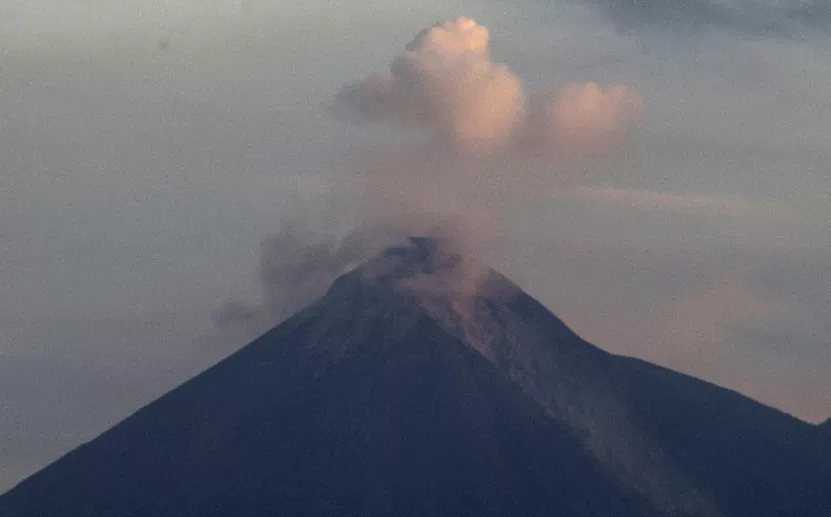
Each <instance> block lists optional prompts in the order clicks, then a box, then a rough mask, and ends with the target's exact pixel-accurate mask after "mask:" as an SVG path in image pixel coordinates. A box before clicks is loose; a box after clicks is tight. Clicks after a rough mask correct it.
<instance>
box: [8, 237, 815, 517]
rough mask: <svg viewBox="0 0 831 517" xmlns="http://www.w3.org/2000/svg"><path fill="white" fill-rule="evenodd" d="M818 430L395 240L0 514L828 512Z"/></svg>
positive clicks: (417, 245) (441, 255)
mask: <svg viewBox="0 0 831 517" xmlns="http://www.w3.org/2000/svg"><path fill="white" fill-rule="evenodd" d="M825 427H826V428H828V424H826V426H825ZM817 429H820V428H818V427H816V426H811V425H809V424H807V423H805V422H802V421H799V420H797V419H795V418H792V417H791V416H789V415H786V414H784V413H782V412H779V411H777V410H775V409H772V408H769V407H766V406H764V405H762V404H759V403H757V402H755V401H753V400H751V399H748V398H746V397H744V396H742V395H740V394H738V393H735V392H733V391H730V390H726V389H723V388H720V387H717V386H714V385H712V384H709V383H706V382H703V381H700V380H697V379H695V378H692V377H689V376H686V375H682V374H679V373H676V372H673V371H670V370H667V369H665V368H661V367H658V366H655V365H652V364H650V363H647V362H644V361H641V360H637V359H632V358H626V357H620V356H615V355H612V354H609V353H606V352H604V351H602V350H600V349H599V348H596V347H594V346H593V345H591V344H589V343H587V342H585V341H583V340H582V339H580V337H578V336H577V335H575V334H574V333H573V332H572V331H571V330H569V329H568V328H567V327H566V326H565V325H564V324H563V322H561V321H560V320H559V319H558V318H557V317H555V316H554V315H553V314H551V313H550V312H549V311H548V310H547V309H546V308H545V307H543V306H542V305H541V304H540V303H538V302H537V301H535V300H534V299H532V298H531V297H530V296H528V295H527V294H525V293H524V292H523V291H522V290H521V289H519V288H518V287H517V286H516V285H514V284H513V283H511V282H510V281H509V280H508V279H506V278H505V277H503V276H501V275H500V274H498V273H496V272H494V271H492V270H490V269H489V268H487V267H486V266H484V265H482V264H480V263H478V262H476V261H474V260H471V259H468V258H466V257H463V256H460V255H458V254H456V253H454V252H452V251H450V250H449V249H447V248H446V247H444V246H443V245H441V243H439V242H437V241H434V240H430V239H418V238H414V239H411V240H410V241H409V242H408V243H407V244H405V245H402V246H399V247H394V248H391V249H388V250H386V251H384V252H382V253H381V254H380V255H379V256H377V257H376V258H374V259H373V260H370V261H369V262H368V263H366V264H364V265H363V266H362V267H360V268H358V269H355V270H353V271H351V272H349V273H347V274H345V275H343V276H341V277H340V278H338V279H337V280H336V281H335V282H334V284H333V285H332V286H331V288H330V289H329V291H328V292H327V294H326V295H325V296H323V297H322V298H321V299H319V300H318V301H316V302H315V303H313V304H312V305H311V306H309V307H307V308H306V309H304V310H303V311H301V312H299V313H297V314H296V315H294V316H293V317H291V318H289V319H288V320H287V321H285V322H284V323H282V324H281V325H279V326H277V327H276V328H274V329H273V330H271V331H270V332H268V333H266V334H265V335H264V336H262V337H260V338H259V339H257V340H256V341H254V342H253V343H251V344H250V345H248V346H246V347H244V348H243V349H241V350H239V351H238V352H236V353H235V354H233V355H231V356H230V357H228V358H227V359H225V360H224V361H222V362H220V363H218V364H217V365H215V366H214V367H212V368H210V369H209V370H207V371H205V372H204V373H202V374H201V375H198V376H197V377H195V378H193V379H191V380H190V381H188V382H186V383H185V384H183V385H182V386H180V387H178V388H176V389H174V390H173V391H171V392H170V393H168V394H167V395H165V396H163V397H161V398H160V399H158V400H157V401H155V402H153V403H151V404H149V405H148V406H146V407H145V408H143V409H141V410H139V411H138V412H137V413H135V414H134V415H132V416H130V417H129V418H127V419H126V420H124V421H123V422H121V423H120V424H118V425H117V426H115V427H114V428H113V429H111V430H109V431H107V432H105V433H104V434H102V435H101V436H100V437H98V438H96V439H95V440H93V441H91V442H89V443H87V444H85V445H82V446H81V447H79V448H78V449H76V450H74V451H72V452H71V453H69V454H67V455H66V456H64V457H63V458H61V459H60V460H58V461H56V462H55V463H53V464H52V465H50V466H48V467H47V468H45V469H43V470H42V471H41V472H39V473H37V474H35V475H33V476H32V477H30V478H29V479H27V480H25V481H24V482H23V483H21V484H20V485H18V486H17V487H16V488H14V489H12V490H11V491H9V492H7V493H6V494H5V495H3V496H0V515H4V516H5V515H9V516H15V517H35V516H37V517H51V516H56V517H57V516H66V515H72V516H75V517H93V516H94V517H110V516H112V517H115V516H118V517H127V516H167V515H176V516H217V517H219V516H223V517H224V516H255V515H304V516H324V515H326V516H329V515H344V516H347V515H348V516H382V515H401V516H424V515H435V516H469V515H482V516H519V515H522V516H536V515H538V516H563V517H566V516H568V517H582V516H585V517H590V516H591V517H670V516H679V517H687V516H689V517H693V516H696V517H697V516H702V517H710V516H713V517H767V516H770V517H773V516H777V517H782V516H799V517H828V516H829V515H831V490H829V487H831V451H830V450H829V447H827V443H828V442H827V441H825V440H824V439H823V438H821V437H820V436H819V435H820V434H821V433H817V432H816V431H817Z"/></svg>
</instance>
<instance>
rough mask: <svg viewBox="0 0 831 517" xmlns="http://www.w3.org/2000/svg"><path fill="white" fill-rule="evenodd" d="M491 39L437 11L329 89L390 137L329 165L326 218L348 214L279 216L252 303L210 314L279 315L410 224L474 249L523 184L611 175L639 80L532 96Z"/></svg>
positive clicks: (340, 103) (453, 245)
mask: <svg viewBox="0 0 831 517" xmlns="http://www.w3.org/2000/svg"><path fill="white" fill-rule="evenodd" d="M489 39H490V35H489V33H488V30H487V29H486V28H485V27H483V26H482V25H479V24H478V23H476V22H475V21H474V20H471V19H469V18H464V17H460V18H456V19H453V20H447V21H443V22H440V23H438V24H436V25H434V26H432V27H429V28H427V29H424V30H423V31H421V32H419V33H418V34H417V35H416V36H415V37H414V38H413V39H412V41H410V43H409V44H408V45H407V46H406V48H405V49H404V50H403V52H402V53H401V54H399V55H398V56H397V57H394V58H393V59H392V62H391V64H390V71H389V73H388V74H372V75H369V76H367V77H365V78H364V79H361V80H359V81H357V82H355V83H352V84H348V85H346V86H344V87H343V88H342V89H341V90H340V92H338V93H337V95H336V96H335V99H334V102H333V104H332V105H331V108H332V111H333V112H334V113H335V114H336V115H338V116H340V117H342V118H344V119H346V120H348V121H352V122H357V123H369V122H372V123H380V124H387V125H390V126H391V127H392V128H394V129H396V133H397V134H398V135H400V137H401V139H400V140H398V141H397V142H396V143H390V142H385V143H379V142H376V143H374V144H373V143H370V144H368V146H366V147H364V148H362V149H360V150H356V152H355V153H353V154H352V155H351V156H350V157H349V158H348V159H347V160H346V162H344V163H343V164H341V166H340V167H339V170H338V171H337V172H336V174H335V175H334V176H333V178H331V182H330V183H331V186H332V187H333V188H332V189H331V192H330V194H331V195H332V196H333V198H334V199H333V200H332V202H331V203H329V206H330V208H329V210H330V211H331V212H332V213H331V214H330V217H329V219H331V220H333V221H344V220H350V221H354V224H355V226H354V228H353V229H351V230H349V229H346V230H345V231H344V228H338V227H336V226H335V225H331V226H329V227H322V228H321V227H313V226H312V225H311V223H310V222H307V221H304V220H302V219H298V220H294V221H293V222H291V223H287V224H283V225H282V228H281V230H280V231H279V232H278V233H277V234H275V235H273V236H272V237H270V238H268V239H267V240H266V241H265V242H264V243H263V245H262V246H261V259H260V269H259V273H260V279H261V282H262V286H263V302H262V304H261V305H260V306H251V305H246V304H242V303H239V302H229V303H226V304H225V305H224V306H223V307H222V308H220V310H218V311H217V312H216V314H215V321H216V322H217V323H218V324H220V325H223V326H228V325H233V324H236V323H237V322H240V321H242V322H250V321H261V320H263V319H265V320H268V319H270V320H271V321H272V322H273V321H274V320H279V319H282V318H284V317H286V316H288V315H290V314H291V313H292V312H294V311H296V310H298V309H300V308H301V307H303V306H304V305H306V304H307V303H309V302H310V301H311V300H313V299H315V298H317V297H319V296H321V295H322V294H323V293H324V292H325V290H326V288H327V287H328V285H329V284H330V283H331V281H332V280H333V279H334V278H335V277H337V276H338V275H340V274H341V273H343V272H345V271H346V270H348V269H349V268H350V267H354V266H355V265H357V264H359V263H361V262H363V261H364V260H366V259H367V258H369V257H370V256H372V255H373V254H374V253H376V252H377V251H379V250H380V249H382V248H384V247H386V246H389V245H390V244H392V243H394V242H397V241H400V240H401V239H403V238H406V237H407V236H409V235H418V236H432V237H441V238H442V241H443V242H444V243H445V245H446V246H448V247H449V248H450V249H452V250H453V251H463V252H470V251H472V250H474V249H481V248H483V247H486V246H487V245H488V243H489V242H490V241H491V240H492V239H493V238H494V236H495V235H497V234H498V228H500V227H501V226H503V224H504V222H503V220H504V219H505V218H506V214H505V209H504V208H505V207H506V206H508V205H511V204H513V205H516V201H517V200H521V199H523V198H526V197H527V195H528V194H529V193H532V192H533V193H537V192H545V191H548V190H550V189H558V188H562V187H564V186H572V185H575V184H586V183H595V182H597V181H598V180H607V179H609V178H613V177H618V176H621V175H622V174H621V172H622V171H624V170H625V169H626V166H625V164H624V163H623V160H621V156H622V155H624V154H625V151H626V150H627V148H628V147H629V146H630V145H631V143H632V140H633V137H634V134H635V130H636V129H637V127H638V125H639V124H640V121H641V119H642V117H643V102H642V101H641V99H640V97H639V96H638V94H637V93H635V92H634V91H632V90H631V89H629V88H627V87H625V86H622V85H613V86H608V87H605V88H604V87H601V86H599V85H598V84H596V83H593V82H590V83H584V84H580V83H575V84H566V85H565V86H561V87H560V88H555V89H552V90H550V91H547V92H541V93H535V94H532V95H530V96H529V95H527V94H526V92H525V88H524V86H523V84H522V81H521V80H520V79H519V77H518V76H517V75H516V74H514V72H512V71H511V70H510V68H508V67H507V66H506V65H504V64H501V63H497V62H494V61H493V60H492V58H491V53H490V47H489ZM311 195H312V196H314V193H311ZM331 207H340V208H331ZM510 224H515V221H512V222H511V223H510ZM506 226H507V225H506ZM458 271H459V272H463V271H465V268H460V269H459V270H458ZM454 283H455V284H457V285H467V284H470V285H478V282H476V281H475V279H471V280H470V282H464V281H463V280H458V281H456V282H454Z"/></svg>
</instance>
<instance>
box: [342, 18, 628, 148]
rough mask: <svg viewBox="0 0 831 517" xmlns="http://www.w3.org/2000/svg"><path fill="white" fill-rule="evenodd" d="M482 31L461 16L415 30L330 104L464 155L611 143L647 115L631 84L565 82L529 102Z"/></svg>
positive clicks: (615, 144)
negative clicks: (380, 67)
mask: <svg viewBox="0 0 831 517" xmlns="http://www.w3.org/2000/svg"><path fill="white" fill-rule="evenodd" d="M488 42H489V34H488V30H487V29H486V28H485V27H483V26H481V25H479V24H477V23H476V22H475V21H474V20H471V19H469V18H457V19H455V20H448V21H444V22H441V23H439V24H436V25H434V26H433V27H430V28H428V29H425V30H423V31H421V32H420V33H419V34H418V35H417V36H416V37H415V38H414V39H413V40H412V41H411V42H410V43H409V44H408V45H407V47H406V50H405V51H404V53H402V54H401V55H399V56H398V57H396V58H395V59H394V60H393V61H392V64H391V66H390V72H391V73H390V74H389V75H377V74H374V75H370V76H369V77H367V78H365V79H363V80H361V81H359V82H357V83H354V84H350V85H347V86H345V87H344V88H343V89H342V90H341V91H340V92H339V94H338V95H337V97H336V108H337V110H338V111H340V112H341V113H345V114H347V116H349V118H351V119H352V120H355V121H359V122H361V121H388V122H395V123H397V124H398V125H399V126H400V127H402V128H404V129H406V130H414V131H420V132H424V133H426V134H428V135H429V136H431V137H432V138H433V139H434V140H435V143H437V144H439V145H443V146H448V147H450V148H451V149H453V150H455V151H458V152H463V153H479V152H493V151H497V150H502V151H516V150H522V151H529V150H531V151H533V152H535V153H536V152H539V151H548V150H551V151H554V153H553V154H561V153H563V152H564V151H566V152H577V153H583V152H588V153H591V154H596V153H604V152H609V151H614V150H617V149H618V148H619V147H620V146H621V145H622V143H624V142H626V141H628V140H629V139H630V137H631V135H632V134H633V132H634V129H635V128H636V127H637V126H638V124H639V122H640V120H641V118H642V114H643V102H642V101H641V99H640V96H639V95H638V94H637V93H635V92H634V91H632V90H631V89H629V88H627V87H625V86H621V85H615V86H610V87H608V88H605V89H604V88H601V87H600V86H599V85H597V84H596V83H593V82H589V83H585V84H569V85H566V86H564V87H561V88H560V89H558V90H555V91H553V92H550V93H548V94H545V95H537V96H534V97H535V98H536V99H537V100H536V102H530V103H528V102H526V94H525V91H524V88H523V85H522V82H521V80H520V79H519V78H518V77H517V76H516V75H515V74H514V73H513V72H512V71H511V70H510V69H509V68H508V67H507V66H506V65H503V64H500V63H496V62H494V61H492V59H491V56H490V49H489V46H488Z"/></svg>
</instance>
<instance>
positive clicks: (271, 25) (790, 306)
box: [0, 0, 831, 491]
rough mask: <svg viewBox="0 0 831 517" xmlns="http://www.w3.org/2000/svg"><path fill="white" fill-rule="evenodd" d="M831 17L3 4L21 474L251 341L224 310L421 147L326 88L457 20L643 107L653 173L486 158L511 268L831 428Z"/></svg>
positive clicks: (741, 2) (535, 288)
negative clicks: (388, 164)
mask: <svg viewBox="0 0 831 517" xmlns="http://www.w3.org/2000/svg"><path fill="white" fill-rule="evenodd" d="M824 6H825V3H824V2H822V3H821V2H819V1H814V2H809V1H793V2H787V1H776V0H733V1H728V0H706V1H705V0H699V1H686V2H680V1H679V2H677V3H673V2H657V1H655V2H611V1H609V0H586V1H585V2H583V1H582V0H573V1H572V0H568V1H566V0H563V1H534V0H530V1H527V2H522V1H521V2H501V1H496V2H485V1H472V0H471V1H451V2H447V1H442V2H439V1H428V2H419V3H418V5H417V6H412V7H403V6H401V5H400V2H392V1H389V0H385V1H382V2H376V3H373V4H367V5H366V6H356V5H346V4H345V5H343V6H340V5H335V4H332V3H329V2H319V1H316V0H315V1H311V2H303V3H302V4H300V3H297V2H285V3H283V2H276V3H275V2H260V1H257V0H249V1H231V0H227V1H226V0H211V1H209V2H193V1H190V0H188V1H184V2H182V1H179V2H172V1H170V2H152V3H147V2H143V1H139V0H128V1H124V2H117V3H113V2H103V1H99V0H85V1H80V0H78V1H74V2H68V3H67V2H57V1H53V0H31V1H26V2H23V1H17V0H0V49H2V51H0V113H2V119H0V293H2V296H0V491H2V490H3V489H4V488H8V487H9V486H11V485H12V484H13V483H15V482H16V481H17V480H19V479H20V478H21V477H23V476H25V475H27V474H29V473H31V472H33V471H34V470H36V469H37V468H39V467H41V466H43V465H44V464H46V463H48V462H50V461H52V460H54V459H56V458H57V457H58V456H59V455H60V454H62V453H64V452H66V451H68V450H69V449H70V448H72V447H74V446H76V445H77V444H79V443H80V442H82V441H85V440H88V439H90V438H92V437H93V436H95V435H96V434H97V433H99V432H101V431H102V430H104V429H106V428H107V427H108V426H110V425H112V424H113V423H114V422H116V421H118V420H120V419H121V418H123V417H125V416H127V415H128V414H129V413H130V412H132V411H134V410H135V409H137V408H138V407H139V406H141V405H142V404H145V403H147V402H149V401H150V400H152V399H153V398H155V397H156V396H158V395H160V394H161V393H163V392H164V391H166V390H168V389H170V388H171V387H173V386H174V385H175V384H176V383H177V382H180V381H181V380H183V379H185V378H187V377H188V376H190V375H193V374H194V373H196V372H198V371H200V370H201V369H203V368H204V367H205V366H207V365H209V364H211V363H212V362H213V361H216V360H217V359H218V358H220V357H222V356H223V355H224V354H227V353H229V352H230V351H232V350H234V349H235V348H236V347H237V346H239V345H240V344H242V343H244V342H245V341H246V340H247V339H248V338H249V337H251V336H250V335H249V334H251V333H252V332H253V331H251V330H250V329H248V330H247V331H243V332H239V331H236V330H235V331H233V332H232V331H228V330H227V329H226V330H217V329H216V328H214V325H213V323H212V321H211V315H212V313H213V312H214V311H215V309H216V308H217V307H219V306H220V305H221V304H222V303H223V301H226V300H229V299H238V300H243V301H246V302H250V303H252V304H256V303H258V300H259V298H260V297H261V295H262V293H261V286H260V281H259V279H258V276H257V272H256V268H257V262H258V260H259V245H260V243H261V242H262V241H263V240H264V239H266V238H267V237H268V236H269V235H272V234H274V233H276V232H277V231H278V230H279V228H280V223H281V221H282V220H285V219H286V218H298V217H300V218H310V219H314V218H315V214H328V213H331V212H332V206H333V204H334V205H336V206H341V204H347V205H348V203H349V202H348V200H343V199H341V198H340V197H339V193H338V186H341V185H343V183H344V181H350V179H351V178H352V177H353V176H350V175H349V174H351V173H346V172H344V170H345V169H353V168H355V167H369V166H370V165H371V163H372V159H371V158H372V156H373V153H374V152H375V151H377V150H378V149H389V148H390V145H392V144H390V143H389V141H390V140H391V139H392V140H396V141H398V142H400V141H405V142H406V141H407V139H408V138H411V137H412V134H411V133H408V132H407V131H406V130H405V129H402V128H400V127H397V126H390V125H383V124H382V125H371V124H369V125H366V124H365V125H350V124H348V123H346V122H344V121H343V120H337V119H336V118H335V117H332V116H331V113H330V112H329V110H327V109H326V106H330V105H331V103H332V101H333V99H334V97H335V95H336V94H337V92H338V91H340V90H341V88H342V87H343V86H344V85H345V84H348V83H354V82H355V81H359V80H361V79H362V78H364V77H366V76H367V75H368V74H371V73H381V74H383V73H388V72H389V66H390V62H391V60H392V59H393V58H394V57H395V56H396V55H399V54H401V53H402V52H403V51H404V47H405V46H406V45H407V43H408V42H409V41H410V40H411V39H412V38H413V36H414V35H415V34H417V33H418V32H419V31H420V30H421V29H423V28H425V27H429V26H430V25H432V24H433V23H434V22H436V21H439V20H442V19H447V18H455V17H456V16H459V15H464V16H468V17H471V18H473V19H475V20H476V21H478V22H479V23H480V24H481V25H483V26H485V27H487V28H488V29H489V32H490V37H491V54H492V59H493V60H494V61H496V62H503V63H505V64H507V65H508V66H509V67H510V69H511V70H512V71H513V73H514V74H516V76H518V77H519V78H520V79H521V80H522V82H523V84H524V85H525V88H526V90H527V91H541V90H547V89H555V88H558V87H560V86H562V85H564V84H567V83H572V82H583V81H596V82H598V83H600V84H601V85H607V84H612V83H619V84H624V85H627V87H628V88H630V89H631V90H632V91H635V92H637V93H638V94H639V96H640V98H641V99H642V100H643V105H644V122H643V124H642V126H641V128H640V130H639V131H638V133H637V141H636V143H635V145H634V146H633V148H632V150H631V152H630V153H629V154H628V155H627V157H626V160H625V163H624V162H623V161H620V162H615V163H614V164H613V165H612V166H610V167H611V168H612V169H614V170H615V171H617V173H616V174H618V175H623V176H625V181H624V180H619V178H618V177H617V176H616V179H615V180H614V181H605V180H603V181H588V180H587V181H577V182H563V181H550V182H545V181H542V182H541V183H533V182H531V180H530V179H529V178H537V177H540V176H542V177H543V179H545V178H546V177H547V176H545V175H546V174H549V173H550V174H552V175H556V174H561V172H558V173H556V174H555V173H551V170H552V169H551V166H550V165H548V164H544V165H540V164H538V163H529V162H524V161H523V162H516V161H511V160H508V159H506V161H498V160H490V159H489V160H487V161H486V162H482V163H481V164H480V165H482V168H483V170H486V171H487V172H483V173H482V174H483V176H482V178H485V177H486V176H484V175H487V178H488V180H487V182H490V183H494V182H495V181H496V180H495V179H494V178H507V179H506V180H504V181H505V183H504V188H502V187H500V188H490V190H489V193H488V196H489V197H487V199H488V203H487V204H489V205H491V204H492V205H494V206H496V208H495V209H494V211H495V213H497V215H496V216H495V217H497V219H498V220H499V226H500V231H499V232H498V234H497V235H495V236H493V238H491V239H490V240H489V241H488V243H487V245H483V246H480V251H481V253H482V254H483V255H484V257H485V258H486V259H487V260H488V261H490V262H491V263H492V264H493V265H494V266H496V267H497V268H499V269H500V270H502V271H503V272H505V273H506V274H507V275H508V276H510V277H512V278H514V279H515V280H516V281H517V282H518V283H519V284H520V285H521V286H522V287H524V288H526V289H527V290H529V292H531V293H532V294H533V295H535V296H537V297H539V298H540V299H541V300H542V301H543V302H545V303H546V304H547V305H548V306H549V307H550V308H552V309H553V310H554V311H555V312H556V313H557V314H558V315H560V316H561V317H562V318H563V319H564V320H565V321H566V322H567V323H568V324H570V325H571V326H572V327H574V328H575V329H576V330H577V331H578V332H579V333H581V334H582V335H583V336H585V337H587V338H588V339H589V340H590V341H593V342H595V343H596V344H598V345H599V346H601V347H603V348H605V349H607V350H610V351H613V352H617V353H624V354H630V355H637V356H640V357H643V358H646V359H648V360H652V361H656V362H658V363H660V364H664V365H668V366H670V367H672V368H675V369H679V370H682V371H685V372H689V373H692V374H694V375H697V376H700V377H702V378H705V379H708V380H711V381H714V382H717V383H719V384H722V385H725V386H728V387H730V388H733V389H736V390H739V391H741V392H743V393H746V394H748V395H750V396H752V397H754V398H757V399H759V400H762V401H763V402H765V403H768V404H771V405H774V406H776V407H779V408H781V409H783V410H785V411H788V412H790V413H792V414H795V415H797V416H799V417H801V418H805V419H809V420H812V421H819V420H822V419H824V418H826V417H827V416H828V414H829V413H831V261H829V260H828V257H829V256H831V170H829V165H828V164H829V163H831V160H829V158H831V116H829V115H831V72H829V70H831V57H829V56H831V37H829V27H831V12H829V10H828V9H827V8H826V7H824ZM808 13H811V14H808ZM390 135H391V136H390ZM396 145H400V144H396ZM396 149H400V146H399V147H396ZM396 152H398V151H396ZM367 155H369V156H370V158H369V159H367V158H366V156H367ZM437 160H439V161H440V159H437ZM411 162H412V161H411V160H407V159H403V158H402V163H403V164H404V165H403V167H404V168H405V169H406V167H409V166H411ZM443 166H446V164H443V163H439V164H438V165H437V167H438V168H441V167H443ZM447 167H450V166H447ZM506 169H511V171H512V173H511V175H509V176H503V175H500V174H503V173H504V170H506ZM474 170H475V169H474ZM621 171H622V172H621ZM604 174H605V173H604ZM345 178H346V179H345ZM604 178H605V176H604ZM500 181H503V180H500ZM484 182H485V181H484V180H483V183H484ZM497 183H498V182H497ZM498 184H499V185H502V183H498ZM344 210H345V211H347V212H348V211H349V207H348V206H347V207H346V208H345V209H344ZM336 213H340V212H338V211H336ZM310 224H311V223H310ZM314 225H318V222H314V223H313V224H312V226H314ZM319 226H321V227H325V226H326V223H319Z"/></svg>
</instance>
